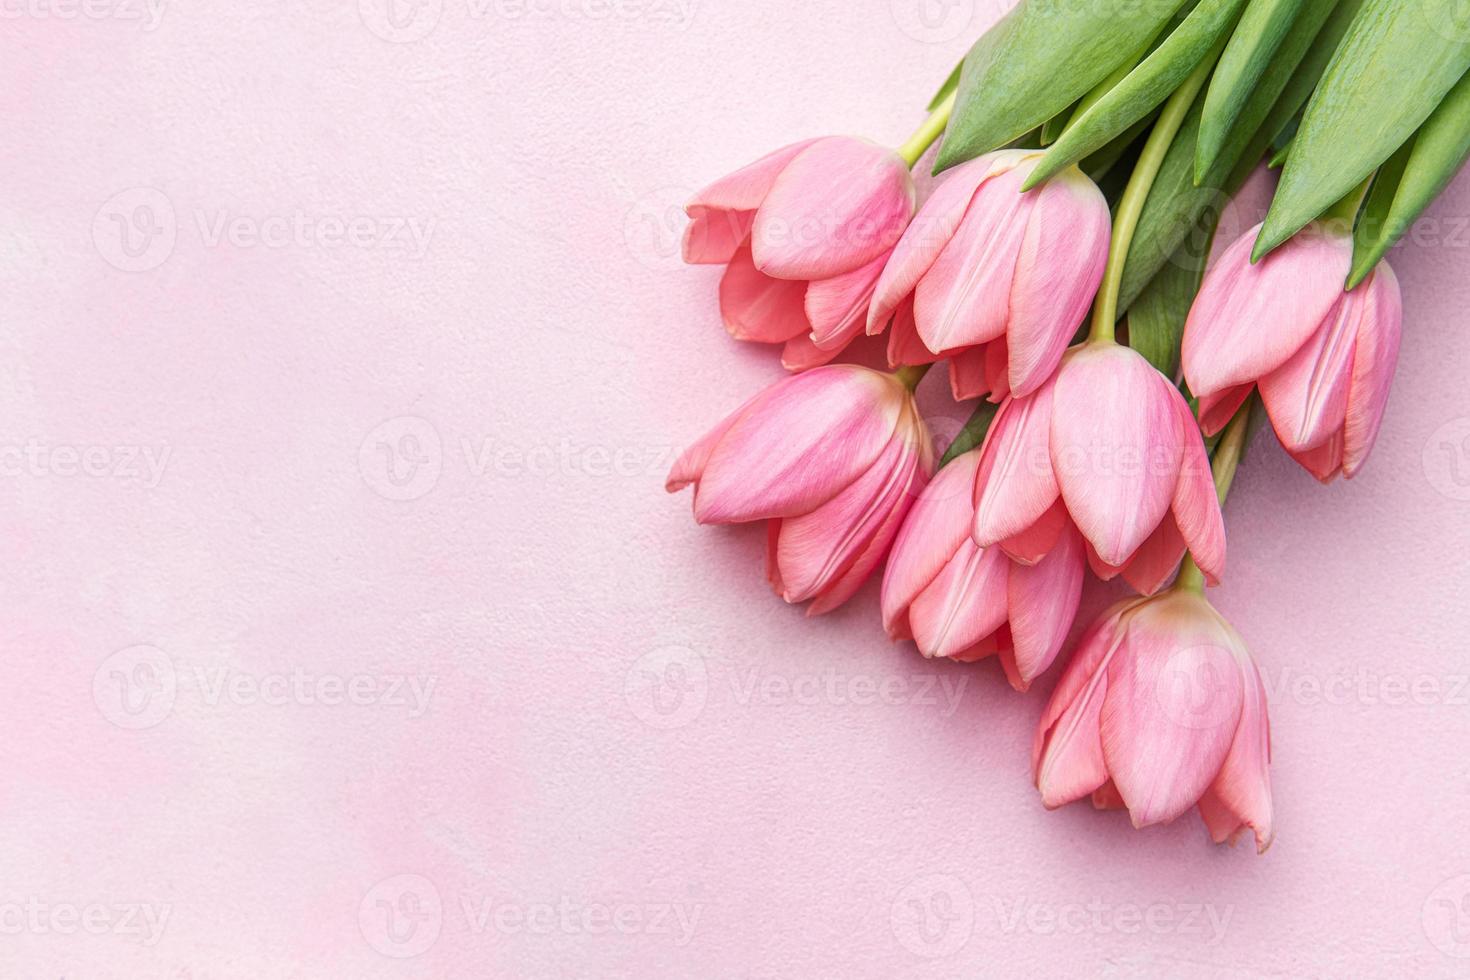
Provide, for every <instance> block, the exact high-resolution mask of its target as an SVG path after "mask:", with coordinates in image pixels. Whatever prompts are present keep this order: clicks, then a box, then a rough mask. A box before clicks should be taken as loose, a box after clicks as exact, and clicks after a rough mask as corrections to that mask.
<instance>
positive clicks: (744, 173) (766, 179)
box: [688, 137, 821, 211]
mask: <svg viewBox="0 0 1470 980" xmlns="http://www.w3.org/2000/svg"><path fill="white" fill-rule="evenodd" d="M820 141H821V137H817V138H813V139H807V140H800V141H798V142H796V143H792V144H790V145H788V146H783V147H781V148H780V149H779V150H772V151H771V152H770V153H767V154H766V155H765V156H763V157H761V158H760V159H759V160H757V161H755V162H754V163H749V164H746V165H745V166H743V167H741V168H740V169H739V170H737V171H735V172H734V173H731V174H727V175H726V176H724V177H721V178H720V179H719V180H717V181H715V182H714V183H713V184H710V185H709V186H708V187H705V188H704V189H703V190H701V191H699V192H698V193H696V194H695V195H694V196H693V197H692V198H690V199H689V205H688V206H689V207H690V208H706V209H709V210H720V211H754V210H755V209H756V208H758V207H760V206H761V202H762V201H764V200H765V199H766V195H767V194H769V193H770V192H771V188H772V187H773V186H775V183H776V178H777V177H779V176H781V171H783V170H785V169H786V166H787V164H789V163H790V162H791V161H792V160H794V159H796V157H797V156H798V155H799V154H800V153H801V152H802V151H803V150H805V149H806V148H807V147H809V146H811V145H812V144H813V143H817V142H820Z"/></svg>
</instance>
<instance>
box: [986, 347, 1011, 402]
mask: <svg viewBox="0 0 1470 980" xmlns="http://www.w3.org/2000/svg"><path fill="white" fill-rule="evenodd" d="M985 388H986V390H987V391H989V392H990V400H991V401H992V402H995V403H996V404H997V405H998V404H1000V403H1001V402H1002V401H1004V400H1005V399H1006V398H1009V397H1010V396H1011V382H1010V348H1009V347H1007V346H1006V339H1005V338H1004V337H997V338H995V339H994V340H992V341H991V342H990V343H988V344H986V345H985Z"/></svg>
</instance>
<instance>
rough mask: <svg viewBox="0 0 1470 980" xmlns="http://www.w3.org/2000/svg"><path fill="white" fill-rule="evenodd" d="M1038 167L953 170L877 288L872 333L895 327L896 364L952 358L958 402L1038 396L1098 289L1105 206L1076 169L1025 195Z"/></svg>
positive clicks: (1023, 155)
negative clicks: (891, 323)
mask: <svg viewBox="0 0 1470 980" xmlns="http://www.w3.org/2000/svg"><path fill="white" fill-rule="evenodd" d="M1041 157H1042V154H1041V153H1040V152H1038V151H1035V150H1001V151H998V152H996V153H990V154H986V155H985V156H982V157H979V158H978V159H975V160H972V161H970V162H969V163H966V164H963V165H962V166H959V167H956V168H954V169H953V170H951V171H950V172H949V173H948V174H947V175H946V177H945V178H944V180H943V182H942V183H941V184H940V185H939V187H938V188H937V189H936V190H935V192H934V194H933V195H932V196H931V197H930V198H929V200H928V201H926V202H925V203H924V206H923V207H922V208H921V209H920V210H919V213H918V215H917V217H915V219H914V221H913V223H912V224H910V225H909V227H908V230H907V231H906V232H904V236H903V238H902V239H901V240H900V241H899V243H898V247H897V248H895V249H894V251H893V257H892V258H891V259H890V260H889V262H888V265H887V267H886V268H884V270H883V276H882V278H880V279H879V280H878V285H877V288H876V291H875V292H874V296H873V305H872V309H871V310H870V311H869V313H868V332H869V333H870V334H875V333H879V332H881V331H882V329H883V328H884V326H886V325H887V324H888V322H889V319H890V318H892V319H893V321H894V327H893V333H892V335H891V336H890V340H889V358H890V361H892V362H893V363H894V364H895V365H897V364H917V363H928V362H929V361H933V360H936V359H938V358H941V357H948V358H950V385H951V387H952V388H953V390H954V395H955V398H957V399H965V398H977V397H979V396H981V395H984V394H987V393H988V394H989V395H990V397H991V400H992V401H997V402H998V401H1000V400H1001V399H1002V398H1003V397H1005V396H1006V395H1007V394H1014V395H1017V396H1022V395H1028V394H1030V393H1031V392H1033V391H1035V390H1036V389H1037V388H1038V387H1040V386H1041V384H1042V383H1043V382H1044V381H1045V380H1046V379H1047V378H1048V377H1050V376H1051V374H1052V372H1053V371H1055V370H1056V367H1057V364H1058V362H1059V361H1060V360H1061V357H1062V352H1063V351H1064V350H1066V348H1067V344H1068V343H1070V342H1071V340H1072V337H1073V336H1074V335H1075V334H1076V332H1077V326H1078V324H1079V323H1081V321H1082V318H1083V316H1085V315H1086V313H1087V308H1088V306H1089V305H1090V304H1091V303H1092V297H1093V294H1094V293H1096V292H1097V287H1098V283H1099V282H1101V280H1102V275H1103V268H1104V266H1106V264H1107V257H1108V240H1109V234H1110V228H1111V219H1110V218H1109V214H1108V202H1107V200H1106V199H1105V198H1104V197H1103V195H1102V192H1101V191H1099V190H1098V189H1097V186H1096V185H1095V184H1093V182H1092V181H1091V180H1089V179H1088V178H1087V177H1086V176H1085V175H1084V174H1083V173H1082V172H1081V171H1080V170H1078V169H1077V168H1076V167H1069V168H1067V169H1066V170H1065V171H1063V172H1062V173H1060V174H1057V175H1056V176H1055V177H1053V178H1052V179H1050V180H1048V181H1047V182H1046V183H1044V184H1043V185H1041V186H1040V187H1038V188H1036V189H1035V190H1032V191H1028V192H1026V193H1024V194H1023V193H1021V185H1022V184H1024V183H1025V181H1026V178H1027V177H1028V176H1029V175H1030V174H1031V171H1032V170H1034V169H1035V168H1036V164H1037V163H1038V162H1039V161H1040V160H1041Z"/></svg>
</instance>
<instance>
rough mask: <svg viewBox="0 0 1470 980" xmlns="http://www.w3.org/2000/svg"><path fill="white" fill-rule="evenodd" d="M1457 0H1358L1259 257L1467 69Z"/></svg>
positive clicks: (1391, 144) (1334, 195)
mask: <svg viewBox="0 0 1470 980" xmlns="http://www.w3.org/2000/svg"><path fill="white" fill-rule="evenodd" d="M1458 4H1459V0H1364V3H1363V4H1362V6H1361V8H1360V9H1359V10H1358V14H1357V16H1356V17H1355V18H1353V22H1352V24H1351V25H1349V27H1348V30H1347V34H1346V35H1345V36H1344V37H1343V39H1342V43H1341V44H1340V45H1339V46H1338V48H1337V52H1336V53H1335V54H1334V55H1333V58H1332V61H1331V62H1330V63H1329V64H1328V66H1327V70H1326V71H1325V72H1324V73H1323V75H1322V80H1321V82H1320V83H1319V84H1318V86H1317V89H1316V92H1315V93H1314V94H1313V95H1312V98H1311V101H1310V102H1309V103H1307V109H1306V112H1305V113H1304V114H1303V115H1302V124H1301V128H1300V129H1298V130H1297V134H1296V138H1295V140H1293V141H1292V151H1291V155H1290V156H1289V157H1287V159H1286V165H1285V167H1284V168H1283V169H1282V173H1281V184H1280V186H1279V187H1278V188H1277V189H1276V197H1275V199H1274V200H1273V201H1272V202H1271V210H1270V211H1269V212H1268V213H1267V215H1266V224H1265V227H1264V228H1263V229H1262V230H1261V234H1260V237H1259V238H1258V239H1257V240H1256V246H1255V250H1254V253H1253V258H1255V259H1260V258H1261V257H1262V256H1264V255H1266V254H1267V253H1269V252H1270V251H1271V250H1272V249H1273V248H1275V247H1276V246H1278V245H1280V244H1281V243H1282V242H1284V241H1286V240H1287V239H1288V238H1290V237H1291V236H1292V235H1294V234H1296V233H1297V232H1298V231H1300V230H1301V229H1302V227H1304V226H1305V225H1306V224H1307V222H1309V221H1311V220H1312V219H1314V218H1316V217H1317V216H1318V215H1320V214H1321V213H1322V212H1323V211H1325V210H1327V209H1328V208H1329V207H1331V206H1332V205H1333V204H1334V203H1336V202H1337V201H1338V200H1340V199H1341V198H1342V197H1343V196H1344V195H1346V194H1347V193H1348V191H1350V190H1352V189H1353V188H1354V187H1356V186H1357V185H1359V184H1361V183H1362V182H1363V181H1364V180H1366V179H1367V178H1368V176H1369V175H1370V174H1372V173H1373V171H1374V170H1375V169H1377V168H1378V166H1379V165H1380V164H1382V163H1383V162H1384V161H1385V160H1387V159H1388V158H1389V157H1390V156H1391V155H1392V154H1393V152H1394V151H1395V150H1397V149H1398V148H1399V147H1401V146H1402V145H1403V144H1404V143H1405V142H1406V141H1408V139H1409V137H1410V136H1412V135H1413V134H1414V132H1415V130H1417V129H1418V128H1419V127H1420V126H1421V125H1423V124H1424V122H1425V120H1427V119H1428V118H1429V115H1430V114H1431V113H1432V112H1434V110H1435V109H1436V108H1437V107H1438V106H1439V104H1440V102H1441V101H1443V99H1444V97H1445V96H1446V95H1447V94H1448V93H1449V91H1450V89H1451V88H1453V87H1454V85H1455V83H1456V82H1458V81H1459V80H1460V78H1461V77H1462V76H1463V75H1464V74H1465V72H1466V70H1467V69H1470V25H1467V24H1465V23H1464V22H1463V20H1464V18H1463V17H1461V16H1457V7H1458Z"/></svg>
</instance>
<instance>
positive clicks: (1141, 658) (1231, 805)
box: [1032, 589, 1272, 851]
mask: <svg viewBox="0 0 1470 980" xmlns="http://www.w3.org/2000/svg"><path fill="white" fill-rule="evenodd" d="M1270 761H1271V734H1270V723H1269V721H1268V720H1267V717H1266V691H1265V686H1264V685H1263V684H1262V683H1261V675H1260V671H1259V670H1258V669H1257V667H1256V665H1255V662H1254V661H1253V660H1252V659H1251V656H1250V653H1249V652H1248V651H1247V650H1246V648H1245V643H1244V642H1243V641H1242V640H1241V638H1240V634H1238V633H1236V631H1235V630H1234V628H1233V627H1231V625H1230V624H1229V623H1228V622H1226V621H1225V619H1224V617H1222V616H1221V615H1220V614H1219V613H1218V612H1216V611H1215V609H1214V607H1213V606H1211V605H1210V604H1209V603H1208V602H1207V601H1206V600H1205V599H1204V597H1203V596H1201V595H1200V594H1198V593H1197V592H1194V591H1190V590H1186V589H1174V590H1171V591H1170V592H1168V593H1166V594H1164V595H1161V596H1156V597H1154V598H1152V599H1129V600H1126V601H1124V602H1121V603H1119V604H1118V605H1116V606H1114V607H1113V608H1112V609H1110V610H1108V611H1107V612H1106V613H1104V614H1103V616H1102V618H1101V619H1100V620H1099V621H1098V622H1097V623H1096V624H1094V625H1093V626H1092V628H1091V629H1090V630H1089V631H1088V633H1087V634H1086V636H1084V637H1083V639H1082V642H1081V644H1080V645H1079V646H1078V649H1077V652H1076V653H1075V654H1073V656H1072V660H1071V662H1069V663H1068V664H1067V669H1066V671H1065V672H1063V674H1062V678H1061V680H1060V681H1059V682H1058V683H1057V686H1056V689H1055V690H1054V691H1053V692H1052V697H1051V702H1050V703H1049V704H1048V705H1047V707H1046V711H1045V713H1044V714H1043V715H1042V717H1041V723H1040V725H1039V726H1038V727H1037V730H1036V739H1035V743H1034V745H1033V749H1032V765H1033V768H1034V770H1035V774H1036V786H1037V788H1038V789H1039V790H1040V791H1041V799H1042V802H1043V803H1044V804H1045V805H1046V806H1047V808H1048V809H1051V808H1055V807H1059V806H1064V805H1065V804H1068V803H1071V802H1073V801H1075V800H1079V799H1081V798H1083V797H1084V796H1089V795H1090V796H1091V797H1092V802H1093V805H1094V806H1096V807H1098V808H1099V809H1113V808H1126V809H1127V810H1128V813H1129V816H1130V817H1131V818H1132V821H1133V825H1134V826H1135V827H1147V826H1150V825H1152V824H1160V823H1168V822H1169V821H1171V820H1173V819H1175V818H1176V817H1179V816H1180V815H1182V814H1184V813H1186V812H1187V811H1188V810H1189V809H1190V808H1191V807H1195V806H1198V807H1199V812H1200V816H1201V817H1203V818H1204V821H1205V825H1206V826H1207V827H1208V828H1209V831H1210V835H1211V836H1212V837H1213V838H1214V840H1215V841H1216V843H1223V842H1225V841H1230V842H1231V843H1234V842H1235V840H1236V838H1237V837H1239V836H1240V835H1241V834H1243V833H1245V832H1246V831H1251V832H1253V833H1254V835H1255V840H1256V847H1257V849H1258V850H1261V851H1264V850H1265V849H1266V848H1267V847H1268V846H1269V845H1270V843H1271V834H1272V830H1271V782H1270V773H1269V769H1270Z"/></svg>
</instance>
